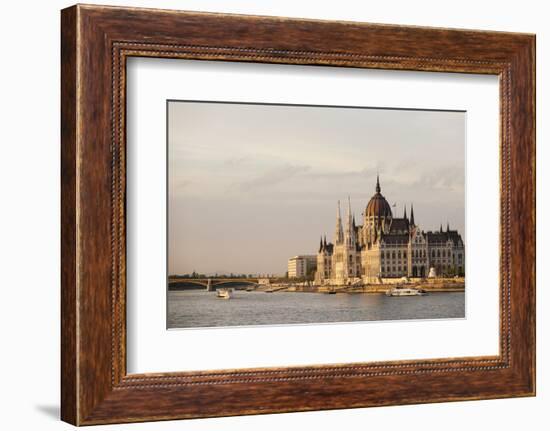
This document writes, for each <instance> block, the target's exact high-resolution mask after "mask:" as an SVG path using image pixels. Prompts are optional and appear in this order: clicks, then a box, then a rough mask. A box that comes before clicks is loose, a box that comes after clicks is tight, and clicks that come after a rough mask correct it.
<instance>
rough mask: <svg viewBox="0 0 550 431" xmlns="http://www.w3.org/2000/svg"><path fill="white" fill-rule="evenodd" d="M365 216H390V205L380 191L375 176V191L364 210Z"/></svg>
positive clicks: (378, 182)
mask: <svg viewBox="0 0 550 431" xmlns="http://www.w3.org/2000/svg"><path fill="white" fill-rule="evenodd" d="M365 216H367V217H392V212H391V207H390V204H389V203H388V201H387V200H386V198H385V197H384V196H382V194H381V193H380V181H379V179H378V176H377V177H376V193H375V194H374V195H373V197H372V198H370V201H369V203H368V204H367V209H366V210H365Z"/></svg>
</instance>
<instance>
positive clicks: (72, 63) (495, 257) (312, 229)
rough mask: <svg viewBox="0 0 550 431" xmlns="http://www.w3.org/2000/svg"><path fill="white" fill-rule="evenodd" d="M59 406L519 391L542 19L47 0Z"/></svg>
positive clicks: (531, 358) (82, 411) (160, 408)
mask: <svg viewBox="0 0 550 431" xmlns="http://www.w3.org/2000/svg"><path fill="white" fill-rule="evenodd" d="M61 30H62V34H61V36H62V37H61V42H62V65H61V66H62V95H61V101H62V103H61V106H62V113H61V114H62V154H61V159H62V346H61V350H62V400H61V405H62V409H61V414H62V419H63V420H65V421H67V422H70V423H73V424H75V425H91V424H103V423H117V422H138V421H149V420H166V419H179V418H196V417H212V416H228V415H241V414H257V413H274V412H289V411H307V410H321V409H336V408H352V407H368V406H381V405H395V404H414V403H428V402H442V401H451V400H472V399H488V398H501V397H514V396H532V395H534V394H535V128H534V124H535V123H534V121H535V111H534V100H535V79H534V70H535V37H534V36H533V35H529V34H516V33H500V32H486V31H471V30H450V29H435V28H422V27H403V26H390V25H377V24H365V23H350V22H329V21H314V20H298V19H287V18H275V17H253V16H241V15H220V14H212V13H197V12H179V11H165V10H149V9H133V8H119V7H104V6H92V5H88V6H82V5H78V6H73V7H71V8H68V9H65V10H63V11H62V28H61Z"/></svg>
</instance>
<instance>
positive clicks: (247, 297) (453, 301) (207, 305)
mask: <svg viewBox="0 0 550 431" xmlns="http://www.w3.org/2000/svg"><path fill="white" fill-rule="evenodd" d="M463 317H464V293H463V292H446V293H430V294H428V295H426V296H409V297H387V296H385V295H383V294H354V293H337V294H336V295H327V294H326V293H301V292H296V293H295V292H276V293H265V292H246V291H244V290H239V291H234V292H233V296H232V298H231V299H230V300H224V299H219V298H216V292H206V291H204V290H184V291H169V292H168V328H193V327H208V326H210V327H212V326H243V325H280V324H292V323H326V322H357V321H369V320H398V319H442V318H447V319H448V318H463Z"/></svg>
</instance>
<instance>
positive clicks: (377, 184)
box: [376, 173, 381, 193]
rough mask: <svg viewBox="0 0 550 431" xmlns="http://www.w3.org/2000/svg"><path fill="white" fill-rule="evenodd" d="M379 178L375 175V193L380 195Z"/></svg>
mask: <svg viewBox="0 0 550 431" xmlns="http://www.w3.org/2000/svg"><path fill="white" fill-rule="evenodd" d="M380 191H381V189H380V176H379V175H378V173H376V193H380Z"/></svg>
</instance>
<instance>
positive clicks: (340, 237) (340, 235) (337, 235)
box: [334, 201, 344, 244]
mask: <svg viewBox="0 0 550 431" xmlns="http://www.w3.org/2000/svg"><path fill="white" fill-rule="evenodd" d="M343 241H344V229H342V217H341V215H340V201H338V207H337V209H336V231H335V232H334V244H341V243H342V242H343Z"/></svg>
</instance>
